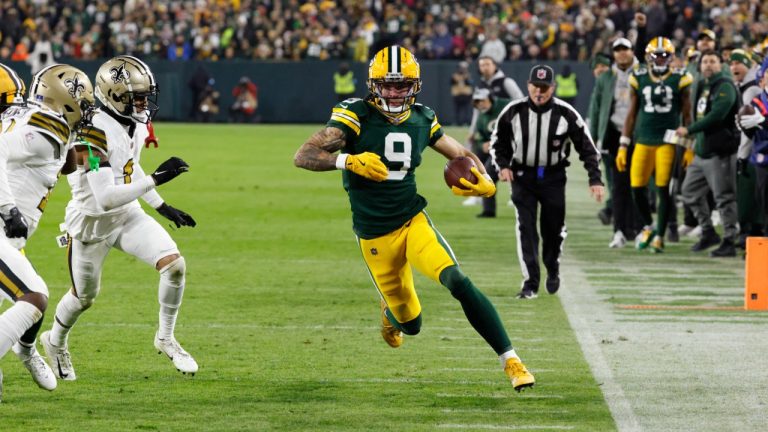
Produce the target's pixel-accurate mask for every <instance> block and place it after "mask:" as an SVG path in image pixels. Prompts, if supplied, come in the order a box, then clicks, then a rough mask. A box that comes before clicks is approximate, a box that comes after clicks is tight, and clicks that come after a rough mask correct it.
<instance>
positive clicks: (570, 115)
mask: <svg viewBox="0 0 768 432" xmlns="http://www.w3.org/2000/svg"><path fill="white" fill-rule="evenodd" d="M564 111H565V118H566V120H568V138H570V139H571V142H572V143H573V147H574V148H575V149H576V151H577V152H578V153H579V159H580V160H581V161H582V162H583V163H584V168H585V169H586V170H587V175H588V176H589V185H590V186H594V185H602V184H603V182H602V180H601V175H602V174H601V173H600V152H599V151H598V150H597V147H596V146H595V143H594V141H592V137H591V136H590V135H589V132H588V131H587V125H586V124H585V123H584V120H583V119H582V118H581V116H580V115H579V114H578V113H577V112H576V111H574V110H573V109H568V108H565V109H564Z"/></svg>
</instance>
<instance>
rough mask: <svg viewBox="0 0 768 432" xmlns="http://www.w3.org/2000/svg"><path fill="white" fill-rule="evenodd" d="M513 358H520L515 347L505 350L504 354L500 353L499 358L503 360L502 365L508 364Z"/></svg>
mask: <svg viewBox="0 0 768 432" xmlns="http://www.w3.org/2000/svg"><path fill="white" fill-rule="evenodd" d="M511 358H516V359H518V360H520V357H518V356H517V353H516V352H515V350H514V349H511V350H509V351H507V352H505V353H504V354H502V355H500V356H499V360H500V361H501V367H504V366H506V365H507V360H508V359H511Z"/></svg>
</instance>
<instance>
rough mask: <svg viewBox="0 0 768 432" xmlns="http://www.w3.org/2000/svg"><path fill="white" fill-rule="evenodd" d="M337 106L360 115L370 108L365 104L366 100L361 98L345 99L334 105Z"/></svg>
mask: <svg viewBox="0 0 768 432" xmlns="http://www.w3.org/2000/svg"><path fill="white" fill-rule="evenodd" d="M335 108H341V109H345V110H348V111H352V112H354V113H355V114H357V115H358V116H361V115H365V113H366V112H367V111H368V109H367V108H366V106H365V101H364V100H362V99H359V98H350V99H345V100H343V101H341V102H339V103H337V104H336V105H335V106H334V109H335Z"/></svg>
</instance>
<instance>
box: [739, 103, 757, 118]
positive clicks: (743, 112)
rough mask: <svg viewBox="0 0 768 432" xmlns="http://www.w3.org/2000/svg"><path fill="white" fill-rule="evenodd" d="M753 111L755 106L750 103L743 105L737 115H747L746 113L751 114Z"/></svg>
mask: <svg viewBox="0 0 768 432" xmlns="http://www.w3.org/2000/svg"><path fill="white" fill-rule="evenodd" d="M754 113H755V107H753V106H752V105H744V106H743V107H741V109H740V110H739V115H740V116H748V115H752V114H754Z"/></svg>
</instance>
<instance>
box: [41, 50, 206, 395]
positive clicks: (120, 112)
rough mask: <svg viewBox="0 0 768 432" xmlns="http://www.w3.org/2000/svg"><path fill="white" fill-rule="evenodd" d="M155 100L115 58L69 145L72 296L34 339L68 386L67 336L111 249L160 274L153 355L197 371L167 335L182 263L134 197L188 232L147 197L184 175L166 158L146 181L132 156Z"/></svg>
mask: <svg viewBox="0 0 768 432" xmlns="http://www.w3.org/2000/svg"><path fill="white" fill-rule="evenodd" d="M156 95H157V84H156V83H155V78H154V75H152V72H151V71H150V69H149V67H148V66H147V65H146V64H144V62H142V61H141V60H139V59H137V58H135V57H131V56H118V57H115V58H113V59H111V60H109V61H107V62H106V63H104V64H103V65H102V66H101V67H100V68H99V71H98V73H97V75H96V97H97V98H98V99H99V101H101V103H102V104H103V106H102V107H101V108H99V109H98V110H97V111H96V114H94V116H93V120H92V126H91V127H90V128H89V129H85V130H84V131H83V133H82V135H81V136H82V138H83V139H84V140H85V141H87V144H85V145H82V144H78V143H76V144H75V152H76V154H77V156H76V160H77V170H76V171H75V172H74V173H72V174H70V175H69V176H68V177H67V179H68V180H69V183H70V186H71V188H72V200H71V201H70V202H69V204H68V205H67V211H66V217H65V225H66V227H67V232H68V234H69V236H70V237H71V238H70V242H69V250H68V255H69V265H70V274H71V276H72V289H71V290H70V291H69V292H67V293H66V294H65V295H64V297H63V298H62V299H61V300H60V301H59V303H58V305H57V306H56V319H55V320H54V323H53V328H52V329H51V330H50V331H47V332H44V333H43V334H42V335H41V336H40V340H41V343H42V344H43V347H44V348H45V351H46V353H47V354H48V357H49V359H50V361H51V362H52V364H51V366H52V367H53V369H54V370H55V371H56V373H57V374H58V376H59V377H60V378H61V379H64V380H74V379H75V378H76V375H75V370H74V367H73V366H72V359H71V356H70V353H69V348H68V335H69V332H70V331H71V329H72V326H73V325H74V324H75V322H76V321H77V319H78V317H79V316H80V315H81V314H82V313H83V312H84V311H85V310H86V309H88V308H89V307H90V306H91V304H92V303H93V301H94V299H95V298H96V296H97V295H98V293H99V289H100V281H101V270H102V266H103V263H104V260H105V258H106V257H107V254H108V253H109V251H110V250H111V249H112V248H116V249H119V250H122V251H124V252H127V253H129V254H131V255H133V256H135V257H137V258H139V259H141V260H142V261H144V262H145V263H147V264H149V265H151V266H153V267H154V268H155V269H157V270H158V271H159V272H160V284H159V294H158V299H159V302H160V314H159V315H160V316H159V328H158V331H157V333H156V335H155V341H154V344H155V347H156V348H157V349H158V350H159V351H160V352H163V353H165V354H166V355H167V356H168V357H169V358H170V359H171V361H172V362H173V364H174V366H175V367H176V368H177V369H178V370H180V371H181V372H183V373H192V374H194V373H195V372H197V368H198V366H197V363H196V362H195V360H194V359H193V358H192V356H191V355H189V353H187V352H186V351H185V350H184V349H183V348H182V347H181V346H180V345H179V343H178V342H177V341H176V339H175V337H174V334H173V333H174V328H175V325H176V317H177V315H178V310H179V307H180V306H181V299H182V295H183V293H184V283H185V280H184V279H185V278H184V275H185V273H186V266H185V262H184V258H183V257H182V256H181V254H180V253H179V250H178V248H177V247H176V243H174V241H173V239H171V237H170V235H168V232H166V231H165V229H164V228H163V227H162V226H161V225H160V224H159V223H158V222H157V221H155V219H153V218H152V217H150V216H149V215H147V214H146V213H144V211H143V210H142V209H141V206H140V205H139V202H138V201H137V199H138V198H139V197H141V198H142V199H143V200H144V201H146V202H147V203H148V204H149V205H151V206H152V207H154V208H155V209H157V211H158V212H159V213H160V214H161V215H163V216H165V217H166V218H168V219H170V220H171V221H173V222H174V223H175V224H176V226H177V227H181V226H182V225H187V226H192V227H194V226H195V221H194V219H192V217H191V216H189V215H188V214H186V213H184V212H183V211H181V210H178V209H175V208H173V207H171V206H169V205H168V204H166V203H164V202H163V199H162V198H161V197H160V195H158V193H157V192H156V191H155V190H154V189H155V187H157V186H159V185H161V184H163V183H166V182H168V181H171V180H172V179H174V178H175V177H176V176H178V175H180V174H181V173H183V172H186V171H187V170H188V168H189V167H188V165H187V164H186V163H185V162H184V161H182V160H181V159H179V158H176V157H172V158H170V159H168V160H167V161H165V162H163V163H162V164H161V165H160V166H159V167H158V168H157V170H156V171H155V172H154V173H152V174H151V175H146V174H145V173H144V171H143V169H142V168H141V165H140V164H139V159H140V150H141V148H142V146H143V145H144V140H145V138H147V136H148V135H149V132H148V130H147V123H148V122H149V121H150V120H151V118H152V114H153V113H154V111H156V110H157V105H156V104H155V103H154V101H153V100H152V99H154V98H155V97H156Z"/></svg>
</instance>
